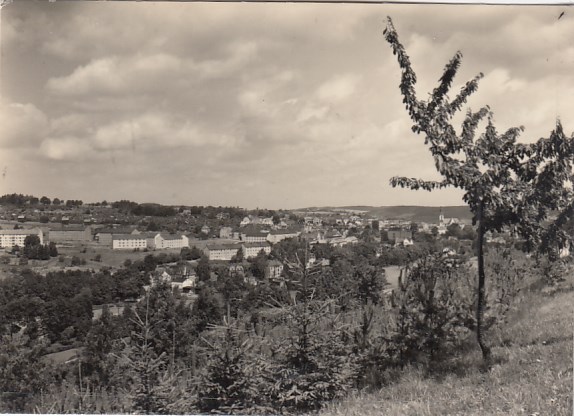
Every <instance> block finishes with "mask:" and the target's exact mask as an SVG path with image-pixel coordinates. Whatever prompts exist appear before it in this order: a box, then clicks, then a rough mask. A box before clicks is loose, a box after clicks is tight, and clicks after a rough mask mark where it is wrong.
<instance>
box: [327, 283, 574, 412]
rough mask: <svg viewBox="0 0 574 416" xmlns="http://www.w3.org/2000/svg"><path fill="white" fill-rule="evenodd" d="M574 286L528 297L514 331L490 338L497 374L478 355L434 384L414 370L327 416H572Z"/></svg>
mask: <svg viewBox="0 0 574 416" xmlns="http://www.w3.org/2000/svg"><path fill="white" fill-rule="evenodd" d="M570 279H572V276H571V277H570ZM572 283H573V282H572V280H570V282H567V288H563V290H565V291H559V292H556V293H554V294H543V293H529V294H527V295H526V296H525V297H524V298H523V301H522V302H521V304H520V307H519V309H518V310H517V311H515V313H513V314H512V315H511V317H510V320H509V322H508V324H507V325H506V327H505V328H503V329H502V330H501V331H500V332H499V333H498V334H496V335H494V334H492V335H491V336H490V337H491V343H492V345H493V347H494V348H493V354H494V357H495V364H494V365H493V367H492V368H491V370H490V371H489V372H483V371H481V362H482V360H481V356H480V352H479V351H477V349H476V348H473V349H472V350H471V351H469V352H467V353H461V355H460V356H459V357H457V358H456V359H452V360H451V361H449V362H445V363H442V366H443V371H442V372H441V371H438V372H436V373H434V374H433V376H432V377H429V376H428V375H427V374H425V373H424V372H423V371H422V370H419V369H416V368H407V369H405V370H404V371H403V372H402V373H401V374H400V375H399V377H397V380H398V381H397V382H396V383H394V384H391V385H389V386H387V387H384V388H383V389H381V390H380V391H378V392H375V393H370V394H369V393H365V394H357V395H353V396H352V397H348V398H347V399H346V400H343V401H341V402H339V403H336V404H332V405H330V406H328V407H327V408H326V409H324V410H323V411H322V412H320V415H322V416H339V415H341V416H342V415H345V416H352V415H357V416H358V415H366V416H375V415H387V416H395V415H396V416H399V415H400V416H408V415H413V416H414V415H416V416H431V415H437V416H438V415H476V416H479V415H555V416H557V415H572V411H573V405H572V380H573V373H572V359H573V355H572V354H573V351H572V347H573V333H572V330H573V328H572V314H573V313H574V310H573V305H574V291H572V287H573V285H572Z"/></svg>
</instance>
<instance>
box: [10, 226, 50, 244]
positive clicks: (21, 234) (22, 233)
mask: <svg viewBox="0 0 574 416" xmlns="http://www.w3.org/2000/svg"><path fill="white" fill-rule="evenodd" d="M29 235H37V236H38V237H39V238H40V244H44V234H43V233H42V230H41V229H39V228H31V229H27V230H25V229H20V230H0V247H3V248H12V247H14V246H18V247H24V240H26V237H28V236H29Z"/></svg>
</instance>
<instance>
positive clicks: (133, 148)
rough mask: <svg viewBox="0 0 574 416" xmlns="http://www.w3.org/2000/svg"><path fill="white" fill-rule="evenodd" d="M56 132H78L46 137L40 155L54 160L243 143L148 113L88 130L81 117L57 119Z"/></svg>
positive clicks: (182, 122) (174, 117) (164, 115)
mask: <svg viewBox="0 0 574 416" xmlns="http://www.w3.org/2000/svg"><path fill="white" fill-rule="evenodd" d="M53 125H54V127H55V128H54V131H53V133H55V132H56V131H57V130H59V131H60V132H64V131H68V132H70V131H76V132H78V134H76V135H74V136H72V135H69V134H65V133H62V134H61V135H59V136H56V135H51V136H50V137H47V138H46V139H45V140H44V141H43V142H42V144H41V146H40V149H39V151H40V154H41V155H42V156H44V157H46V158H48V159H53V160H60V161H64V160H68V161H72V160H77V159H78V158H80V159H86V158H90V157H91V156H89V155H93V157H94V158H95V159H97V158H99V157H100V156H98V154H103V153H107V152H116V151H119V152H126V151H129V152H138V153H141V154H142V155H147V157H153V155H154V154H157V153H156V152H157V151H158V150H165V149H178V148H179V149H182V150H184V151H185V149H191V148H199V147H201V148H210V149H216V148H225V149H232V148H234V147H236V146H238V145H239V143H240V140H239V139H237V138H236V137H233V136H230V135H228V134H225V133H217V132H214V131H205V130H203V129H201V128H200V127H198V126H195V125H193V124H192V123H190V122H189V121H188V120H186V119H184V118H181V117H177V116H171V115H168V114H162V113H153V112H150V113H146V114H142V115H140V116H138V117H134V118H133V119H130V120H120V121H115V122H111V123H108V124H104V125H101V126H99V127H97V128H86V126H85V124H84V120H82V119H81V117H77V116H76V117H68V118H62V119H58V120H57V121H55V122H54V123H53Z"/></svg>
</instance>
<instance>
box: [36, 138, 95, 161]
mask: <svg viewBox="0 0 574 416" xmlns="http://www.w3.org/2000/svg"><path fill="white" fill-rule="evenodd" d="M40 153H41V154H42V155H43V156H45V157H46V158H48V159H51V160H57V161H75V162H78V161H84V160H86V159H92V158H94V156H95V155H94V154H93V152H92V148H91V147H90V145H89V144H88V143H86V142H85V141H84V140H82V139H80V138H78V137H59V138H52V137H48V138H46V139H45V140H44V141H43V142H42V144H41V146H40Z"/></svg>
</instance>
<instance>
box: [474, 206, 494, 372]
mask: <svg viewBox="0 0 574 416" xmlns="http://www.w3.org/2000/svg"><path fill="white" fill-rule="evenodd" d="M477 238H478V241H477V242H478V302H477V305H476V339H477V341H478V345H479V346H480V349H481V350H482V358H483V360H484V361H485V362H488V361H489V360H490V356H491V351H490V348H489V347H488V346H487V345H486V344H485V343H484V339H483V335H484V334H483V332H482V329H483V328H482V321H483V318H484V308H485V303H486V299H485V297H486V296H485V295H486V290H485V280H486V276H485V273H484V202H483V201H481V202H480V208H479V217H478V236H477Z"/></svg>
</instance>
